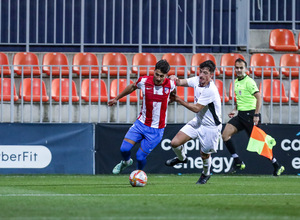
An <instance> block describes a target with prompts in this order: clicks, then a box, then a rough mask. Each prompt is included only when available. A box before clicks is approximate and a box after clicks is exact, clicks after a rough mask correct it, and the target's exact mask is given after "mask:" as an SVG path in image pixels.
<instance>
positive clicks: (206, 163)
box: [202, 156, 211, 176]
mask: <svg viewBox="0 0 300 220" xmlns="http://www.w3.org/2000/svg"><path fill="white" fill-rule="evenodd" d="M202 160H203V172H202V173H203V174H204V175H205V176H209V175H210V167H211V156H209V158H208V159H202Z"/></svg>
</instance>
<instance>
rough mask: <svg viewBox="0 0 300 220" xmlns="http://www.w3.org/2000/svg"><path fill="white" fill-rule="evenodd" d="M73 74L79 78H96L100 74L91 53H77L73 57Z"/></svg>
mask: <svg viewBox="0 0 300 220" xmlns="http://www.w3.org/2000/svg"><path fill="white" fill-rule="evenodd" d="M72 64H73V69H72V70H73V73H76V74H77V75H81V76H89V75H92V76H98V75H99V74H100V73H99V71H100V69H99V62H98V58H97V56H96V55H95V54H93V53H77V54H75V55H74V56H73V61H72Z"/></svg>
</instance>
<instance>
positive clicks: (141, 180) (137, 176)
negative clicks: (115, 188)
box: [129, 170, 148, 186]
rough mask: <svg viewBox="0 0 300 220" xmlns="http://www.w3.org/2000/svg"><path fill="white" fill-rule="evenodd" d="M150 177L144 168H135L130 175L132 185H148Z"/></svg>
mask: <svg viewBox="0 0 300 220" xmlns="http://www.w3.org/2000/svg"><path fill="white" fill-rule="evenodd" d="M147 180H148V177H147V175H146V173H145V172H144V171H142V170H134V171H132V173H131V174H130V176H129V182H130V184H131V185H132V186H146V184H147Z"/></svg>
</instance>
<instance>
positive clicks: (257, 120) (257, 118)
mask: <svg viewBox="0 0 300 220" xmlns="http://www.w3.org/2000/svg"><path fill="white" fill-rule="evenodd" d="M258 122H259V117H255V116H254V117H253V123H254V125H258Z"/></svg>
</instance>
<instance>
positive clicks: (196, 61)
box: [191, 53, 220, 76]
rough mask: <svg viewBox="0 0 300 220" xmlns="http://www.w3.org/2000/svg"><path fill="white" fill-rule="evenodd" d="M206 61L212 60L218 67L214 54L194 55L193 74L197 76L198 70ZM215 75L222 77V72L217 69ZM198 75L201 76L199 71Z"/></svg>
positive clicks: (192, 61)
mask: <svg viewBox="0 0 300 220" xmlns="http://www.w3.org/2000/svg"><path fill="white" fill-rule="evenodd" d="M206 60H211V61H213V62H214V63H215V64H216V65H217V62H216V58H215V57H214V55H212V54H209V53H196V54H194V55H193V56H192V60H191V74H195V72H196V68H197V69H198V68H199V65H200V64H201V63H203V62H204V61H206ZM215 74H216V76H219V75H220V71H219V70H218V68H216V70H215ZM197 75H199V70H198V71H197Z"/></svg>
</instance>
